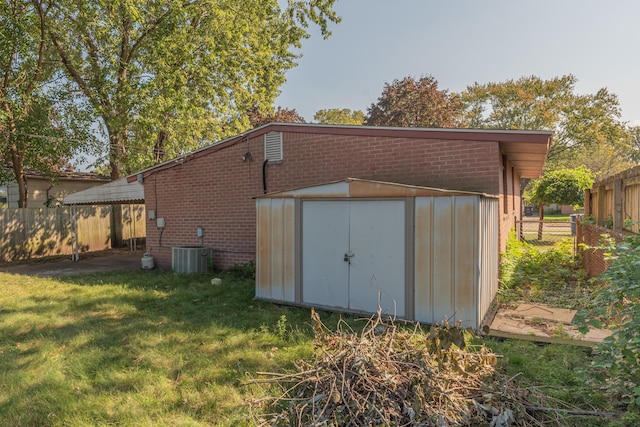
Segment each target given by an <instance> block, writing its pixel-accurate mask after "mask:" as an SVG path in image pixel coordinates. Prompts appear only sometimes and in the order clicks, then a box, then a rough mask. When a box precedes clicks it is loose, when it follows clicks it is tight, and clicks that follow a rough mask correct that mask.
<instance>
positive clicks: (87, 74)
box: [41, 0, 339, 179]
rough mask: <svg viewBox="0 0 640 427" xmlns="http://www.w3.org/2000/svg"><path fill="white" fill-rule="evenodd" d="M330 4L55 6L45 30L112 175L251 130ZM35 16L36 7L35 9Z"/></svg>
mask: <svg viewBox="0 0 640 427" xmlns="http://www.w3.org/2000/svg"><path fill="white" fill-rule="evenodd" d="M334 2H335V0H314V1H293V0H290V1H289V2H288V5H287V6H286V7H285V8H284V9H281V8H280V6H279V2H278V1H277V0H265V1H260V2H256V1H253V0H219V1H216V2H213V1H211V0H190V1H184V0H148V1H140V0H133V1H130V0H97V1H96V0H58V1H55V2H53V3H52V7H51V10H50V12H49V14H50V15H51V18H53V19H52V21H50V22H51V23H52V25H50V26H48V27H47V34H48V35H49V37H50V38H51V40H52V42H53V45H54V46H55V49H56V52H57V54H58V55H59V57H60V60H61V63H62V64H63V66H64V68H65V70H66V72H67V75H68V78H69V79H71V80H72V81H73V82H74V83H75V84H76V85H77V87H78V89H79V90H80V91H81V92H82V93H83V95H84V96H85V97H86V99H87V100H88V101H89V103H90V105H91V107H92V111H93V112H94V114H95V116H96V117H97V118H99V119H100V121H101V123H102V125H103V129H104V133H105V137H106V140H107V141H108V149H107V156H108V163H109V169H110V174H111V177H112V178H113V179H116V178H119V177H120V175H121V173H122V172H123V171H124V172H131V171H132V170H134V169H136V168H139V167H143V166H148V165H149V164H152V163H154V162H158V161H161V160H163V159H164V158H165V157H168V156H174V155H177V154H180V153H183V152H186V151H189V150H191V149H193V148H195V147H197V146H199V145H202V144H206V143H208V142H211V141H214V140H217V139H219V138H221V137H225V136H228V135H230V134H234V133H237V132H239V131H242V130H245V129H246V128H248V127H249V125H250V124H249V119H248V117H247V114H246V112H247V111H249V110H250V109H251V108H253V107H254V106H256V105H257V106H258V107H259V109H260V110H261V111H266V110H267V109H268V108H270V107H271V108H272V105H273V102H274V100H275V98H276V96H277V95H278V90H279V87H280V86H281V85H282V83H283V82H284V81H285V77H284V74H285V72H286V71H287V70H288V69H290V68H292V67H293V66H294V65H295V59H296V55H295V53H294V52H293V50H292V49H293V48H296V47H299V46H300V43H301V41H302V40H303V39H304V38H306V37H308V33H307V28H308V26H309V25H310V24H318V25H319V26H320V30H321V32H322V34H323V35H324V36H325V37H326V36H328V35H329V31H328V28H327V26H328V24H329V23H330V22H338V21H339V18H338V17H337V16H336V15H335V13H334V12H333V10H332V7H333V3H334ZM41 10H42V8H41Z"/></svg>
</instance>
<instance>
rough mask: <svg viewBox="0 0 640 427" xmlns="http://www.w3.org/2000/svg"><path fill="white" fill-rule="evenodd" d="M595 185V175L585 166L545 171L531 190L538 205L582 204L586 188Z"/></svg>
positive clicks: (533, 199)
mask: <svg viewBox="0 0 640 427" xmlns="http://www.w3.org/2000/svg"><path fill="white" fill-rule="evenodd" d="M592 185H593V175H592V173H591V171H590V170H589V169H587V168H586V167H584V166H581V167H578V168H575V169H558V170H555V171H550V172H547V173H545V174H544V175H543V176H542V178H540V179H538V180H536V181H535V182H534V183H533V187H532V188H531V190H530V191H529V195H530V201H531V203H534V204H537V205H549V204H559V205H582V204H583V203H584V190H585V189H587V188H591V186H592Z"/></svg>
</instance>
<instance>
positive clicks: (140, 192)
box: [63, 178, 144, 205]
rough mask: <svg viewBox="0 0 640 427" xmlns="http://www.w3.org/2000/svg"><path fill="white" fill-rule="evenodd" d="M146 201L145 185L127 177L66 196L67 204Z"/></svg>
mask: <svg viewBox="0 0 640 427" xmlns="http://www.w3.org/2000/svg"><path fill="white" fill-rule="evenodd" d="M127 203H132V204H133V203H144V187H143V185H142V184H140V183H139V182H137V181H134V182H131V183H128V182H127V180H126V179H125V178H123V179H119V180H117V181H112V182H110V183H108V184H103V185H98V186H95V187H91V188H88V189H86V190H82V191H78V192H77V193H73V194H69V195H68V196H67V197H65V198H64V201H63V204H65V205H114V204H127Z"/></svg>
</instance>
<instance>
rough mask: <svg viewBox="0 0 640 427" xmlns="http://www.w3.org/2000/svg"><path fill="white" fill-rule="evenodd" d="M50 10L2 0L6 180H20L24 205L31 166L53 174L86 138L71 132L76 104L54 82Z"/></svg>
mask: <svg viewBox="0 0 640 427" xmlns="http://www.w3.org/2000/svg"><path fill="white" fill-rule="evenodd" d="M48 10H49V8H48V6H47V5H46V3H45V0H33V1H30V0H0V182H7V181H15V182H16V183H17V184H18V193H19V201H18V203H19V206H20V207H27V204H28V200H27V194H28V191H27V178H26V174H25V170H26V168H29V169H32V170H36V171H39V172H41V173H43V174H45V175H51V176H52V177H53V176H54V175H55V171H56V169H57V168H58V167H59V166H60V165H61V164H63V163H66V161H67V160H68V159H69V157H70V156H71V155H72V154H73V153H74V151H75V149H76V148H79V145H80V143H79V142H78V140H82V139H83V135H82V134H81V133H79V134H78V135H77V136H73V137H71V132H70V129H71V128H70V122H69V121H68V120H67V119H68V118H69V116H68V115H66V114H64V113H65V111H67V107H68V108H72V109H74V108H75V107H76V104H75V103H74V102H73V100H72V99H71V98H70V97H69V93H65V87H64V85H60V86H59V87H52V82H53V79H54V78H56V77H57V76H56V69H55V67H54V66H52V63H51V61H50V55H49V53H50V50H49V47H50V46H49V45H48V43H47V38H46V34H45V31H46V25H47V20H48V19H49V18H48V16H47V15H48ZM81 117H82V116H81V115H77V116H76V117H75V118H74V119H73V120H75V121H78V119H80V118H81ZM5 164H6V165H7V166H9V167H8V168H7V169H5V168H4V165H5Z"/></svg>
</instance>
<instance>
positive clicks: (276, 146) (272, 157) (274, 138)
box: [264, 132, 282, 162]
mask: <svg viewBox="0 0 640 427" xmlns="http://www.w3.org/2000/svg"><path fill="white" fill-rule="evenodd" d="M264 159H265V160H269V161H270V162H279V161H281V160H282V132H269V133H267V134H265V136H264Z"/></svg>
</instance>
